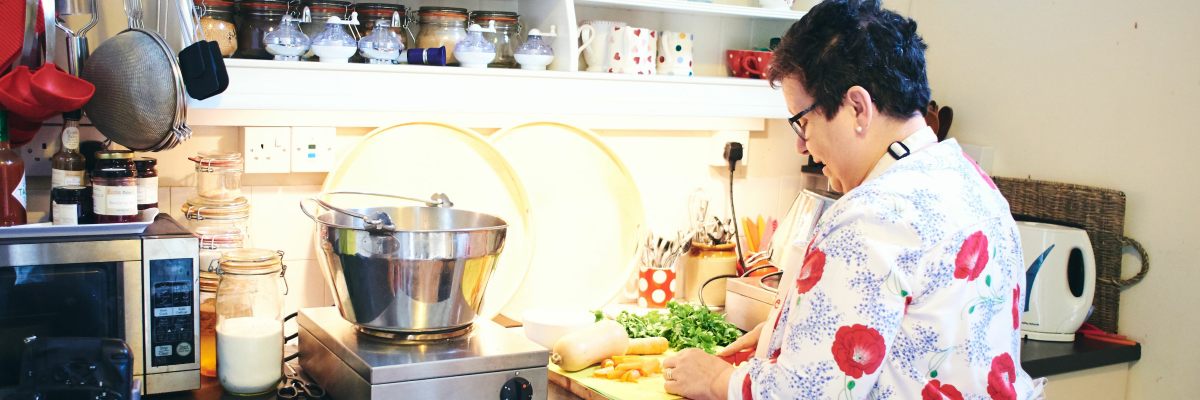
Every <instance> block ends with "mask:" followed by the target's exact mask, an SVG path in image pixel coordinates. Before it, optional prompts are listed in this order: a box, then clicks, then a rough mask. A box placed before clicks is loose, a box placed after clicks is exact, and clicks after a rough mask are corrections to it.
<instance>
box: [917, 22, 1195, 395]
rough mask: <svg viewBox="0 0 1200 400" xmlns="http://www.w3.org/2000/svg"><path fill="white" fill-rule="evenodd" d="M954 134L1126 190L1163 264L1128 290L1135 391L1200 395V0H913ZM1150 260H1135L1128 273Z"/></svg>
mask: <svg viewBox="0 0 1200 400" xmlns="http://www.w3.org/2000/svg"><path fill="white" fill-rule="evenodd" d="M908 14H909V15H910V16H912V17H913V18H915V19H916V20H917V21H918V23H919V24H920V28H919V31H920V32H921V34H922V35H924V37H925V40H926V41H927V42H928V43H929V52H928V61H929V74H930V80H931V82H932V85H933V97H934V98H935V99H936V100H937V101H938V102H939V103H941V104H948V105H951V106H953V107H954V108H955V119H954V126H953V128H952V131H951V133H950V135H951V136H952V137H958V138H959V140H962V141H964V142H969V143H976V144H985V145H990V146H994V148H995V150H996V159H995V165H994V169H993V173H995V174H996V175H1000V176H1010V177H1026V176H1029V177H1033V178H1035V179H1044V180H1051V181H1059V182H1069V183H1077V184H1084V185H1091V186H1099V187H1105V188H1111V189H1117V190H1122V191H1124V192H1125V194H1126V195H1127V205H1126V207H1127V208H1126V216H1125V221H1126V225H1125V231H1126V235H1128V236H1130V237H1132V238H1135V239H1137V240H1139V241H1140V242H1141V243H1142V244H1144V245H1145V246H1146V249H1147V250H1148V251H1149V252H1150V256H1151V259H1152V261H1153V269H1152V270H1151V272H1150V274H1149V276H1147V278H1146V280H1145V281H1143V282H1142V283H1140V284H1138V285H1137V286H1134V287H1133V288H1131V289H1128V290H1126V291H1124V293H1123V294H1122V296H1121V315H1120V318H1121V320H1120V330H1121V332H1122V333H1124V334H1127V335H1130V336H1132V337H1133V338H1135V339H1137V340H1138V341H1140V342H1142V343H1143V344H1144V347H1143V348H1142V360H1141V361H1139V362H1137V363H1135V364H1134V365H1133V368H1132V371H1131V375H1130V382H1129V385H1128V388H1129V389H1128V390H1129V393H1128V398H1130V399H1180V398H1193V397H1195V394H1194V392H1195V390H1194V387H1193V381H1192V380H1191V379H1194V378H1195V377H1196V376H1200V362H1197V358H1198V357H1200V351H1197V350H1196V348H1197V347H1196V345H1195V341H1194V339H1195V337H1196V335H1195V332H1196V330H1197V329H1200V313H1197V312H1195V310H1194V309H1192V308H1191V307H1192V306H1194V305H1195V304H1198V303H1200V290H1196V287H1195V283H1196V282H1197V281H1198V280H1200V270H1198V269H1196V268H1195V266H1196V260H1197V259H1198V258H1200V250H1197V249H1198V248H1200V247H1198V246H1197V245H1196V241H1197V239H1200V224H1198V222H1200V212H1198V211H1197V208H1196V204H1197V200H1200V189H1198V188H1197V182H1198V181H1197V174H1198V173H1200V158H1197V157H1196V156H1194V155H1193V154H1192V152H1193V151H1195V149H1197V148H1198V147H1200V130H1198V129H1197V128H1196V122H1195V121H1196V109H1197V107H1198V106H1200V51H1198V50H1200V45H1198V44H1197V43H1198V41H1200V24H1197V23H1196V21H1197V20H1200V2H1197V1H1194V0H1144V1H1118V0H1057V1H1045V0H1005V1H999V0H976V1H962V0H911V8H910V9H909V12H908ZM1138 265H1139V264H1138V263H1137V260H1136V259H1135V258H1133V257H1130V256H1127V257H1126V258H1125V270H1126V276H1131V275H1132V274H1133V272H1134V271H1135V270H1136V267H1137V266H1138Z"/></svg>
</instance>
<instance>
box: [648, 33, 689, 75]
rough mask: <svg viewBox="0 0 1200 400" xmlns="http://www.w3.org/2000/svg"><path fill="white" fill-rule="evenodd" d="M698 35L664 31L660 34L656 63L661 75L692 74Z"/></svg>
mask: <svg viewBox="0 0 1200 400" xmlns="http://www.w3.org/2000/svg"><path fill="white" fill-rule="evenodd" d="M695 39H696V35H693V34H690V33H685V32H672V31H663V32H662V34H661V35H658V60H656V61H657V62H656V63H655V64H656V65H657V68H658V73H659V75H676V76H692V75H693V70H692V64H693V62H694V61H695V60H694V58H693V57H692V47H693V46H694V45H695Z"/></svg>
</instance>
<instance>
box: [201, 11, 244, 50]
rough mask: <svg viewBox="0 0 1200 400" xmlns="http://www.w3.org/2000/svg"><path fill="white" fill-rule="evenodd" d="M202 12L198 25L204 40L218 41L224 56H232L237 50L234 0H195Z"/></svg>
mask: <svg viewBox="0 0 1200 400" xmlns="http://www.w3.org/2000/svg"><path fill="white" fill-rule="evenodd" d="M194 1H195V4H196V11H198V13H199V14H200V24H199V25H197V26H196V30H197V31H199V33H201V34H202V35H203V37H204V40H210V41H213V42H217V47H219V48H220V49H221V56H222V57H229V56H232V55H233V53H234V52H235V51H237V45H238V36H237V24H236V23H234V20H233V2H232V1H230V0H194Z"/></svg>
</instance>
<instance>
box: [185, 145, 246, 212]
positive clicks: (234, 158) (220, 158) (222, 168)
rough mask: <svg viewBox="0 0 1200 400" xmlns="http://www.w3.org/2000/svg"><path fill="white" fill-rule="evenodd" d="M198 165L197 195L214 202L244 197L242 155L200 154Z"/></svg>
mask: <svg viewBox="0 0 1200 400" xmlns="http://www.w3.org/2000/svg"><path fill="white" fill-rule="evenodd" d="M189 160H192V162H195V163H196V194H197V195H199V196H200V197H203V198H205V199H208V200H212V201H218V202H219V201H233V200H234V199H237V198H239V197H241V196H242V166H243V162H242V153H203V152H202V153H200V155H198V156H196V157H192V158H189Z"/></svg>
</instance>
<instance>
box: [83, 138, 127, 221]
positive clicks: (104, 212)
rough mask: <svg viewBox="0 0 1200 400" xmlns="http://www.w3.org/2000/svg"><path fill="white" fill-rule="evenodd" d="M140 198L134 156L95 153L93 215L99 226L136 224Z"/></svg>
mask: <svg viewBox="0 0 1200 400" xmlns="http://www.w3.org/2000/svg"><path fill="white" fill-rule="evenodd" d="M137 195H138V193H137V170H136V169H134V166H133V152H132V151H129V150H100V151H98V152H96V166H95V168H94V169H92V211H93V213H94V214H95V215H96V223H98V224H110V223H121V222H137V220H138V208H137V200H138V199H137Z"/></svg>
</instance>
